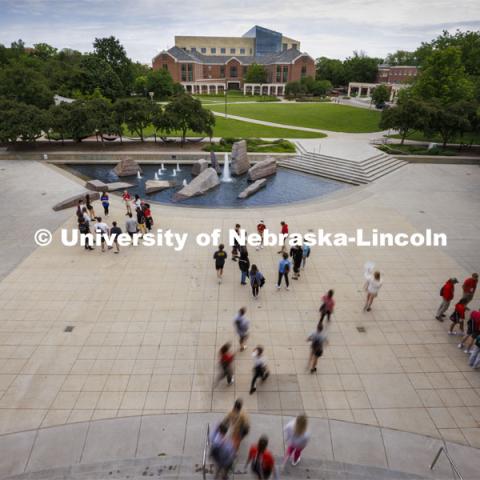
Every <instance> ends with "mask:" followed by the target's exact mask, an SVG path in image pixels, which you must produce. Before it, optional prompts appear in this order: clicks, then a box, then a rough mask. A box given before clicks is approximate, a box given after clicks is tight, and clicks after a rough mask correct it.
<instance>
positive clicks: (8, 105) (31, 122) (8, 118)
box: [0, 100, 48, 142]
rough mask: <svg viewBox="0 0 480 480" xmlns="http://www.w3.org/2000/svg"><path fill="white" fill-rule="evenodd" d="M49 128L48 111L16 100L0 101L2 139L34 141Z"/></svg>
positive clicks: (0, 134) (5, 140) (0, 135)
mask: <svg viewBox="0 0 480 480" xmlns="http://www.w3.org/2000/svg"><path fill="white" fill-rule="evenodd" d="M47 128H48V118H47V113H46V112H45V111H44V110H41V109H40V108H38V107H36V106H34V105H27V104H25V103H22V102H17V101H15V100H2V101H1V102H0V140H1V141H4V142H8V141H11V142H16V141H17V139H18V138H20V139H21V140H22V141H24V142H34V141H35V140H36V139H37V138H39V137H40V136H41V135H42V133H43V132H44V131H46V130H47Z"/></svg>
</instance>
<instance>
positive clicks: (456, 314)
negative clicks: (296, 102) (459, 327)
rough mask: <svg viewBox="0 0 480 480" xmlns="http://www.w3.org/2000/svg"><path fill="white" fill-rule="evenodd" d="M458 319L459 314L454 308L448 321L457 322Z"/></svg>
mask: <svg viewBox="0 0 480 480" xmlns="http://www.w3.org/2000/svg"><path fill="white" fill-rule="evenodd" d="M459 320H460V316H459V315H458V312H457V311H456V310H454V312H453V313H452V314H451V315H450V321H452V322H453V323H458V322H459Z"/></svg>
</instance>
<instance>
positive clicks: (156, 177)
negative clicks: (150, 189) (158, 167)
mask: <svg viewBox="0 0 480 480" xmlns="http://www.w3.org/2000/svg"><path fill="white" fill-rule="evenodd" d="M155 180H158V173H157V172H155Z"/></svg>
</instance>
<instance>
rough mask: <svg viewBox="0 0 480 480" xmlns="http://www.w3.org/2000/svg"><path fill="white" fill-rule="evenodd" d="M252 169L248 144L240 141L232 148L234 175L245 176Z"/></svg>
mask: <svg viewBox="0 0 480 480" xmlns="http://www.w3.org/2000/svg"><path fill="white" fill-rule="evenodd" d="M249 168H250V162H249V161H248V155H247V142H246V141H245V140H240V141H239V142H235V143H234V144H233V147H232V175H243V174H244V173H245V172H247V171H248V169H249Z"/></svg>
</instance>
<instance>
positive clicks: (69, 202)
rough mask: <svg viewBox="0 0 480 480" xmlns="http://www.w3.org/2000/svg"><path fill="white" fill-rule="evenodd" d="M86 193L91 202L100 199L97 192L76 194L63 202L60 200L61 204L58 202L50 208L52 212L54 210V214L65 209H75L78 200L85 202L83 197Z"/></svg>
mask: <svg viewBox="0 0 480 480" xmlns="http://www.w3.org/2000/svg"><path fill="white" fill-rule="evenodd" d="M87 193H88V194H89V195H90V200H92V201H93V200H98V199H99V198H100V194H99V193H98V192H83V193H78V194H77V195H74V196H73V197H69V198H66V199H65V200H62V201H61V202H58V203H57V204H55V205H54V206H53V207H52V208H53V210H55V212H58V211H59V210H64V209H65V208H70V207H76V206H77V205H78V201H79V200H83V201H85V195H86V194H87Z"/></svg>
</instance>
